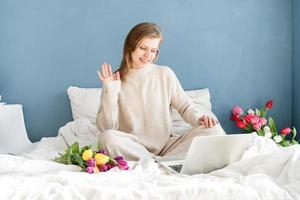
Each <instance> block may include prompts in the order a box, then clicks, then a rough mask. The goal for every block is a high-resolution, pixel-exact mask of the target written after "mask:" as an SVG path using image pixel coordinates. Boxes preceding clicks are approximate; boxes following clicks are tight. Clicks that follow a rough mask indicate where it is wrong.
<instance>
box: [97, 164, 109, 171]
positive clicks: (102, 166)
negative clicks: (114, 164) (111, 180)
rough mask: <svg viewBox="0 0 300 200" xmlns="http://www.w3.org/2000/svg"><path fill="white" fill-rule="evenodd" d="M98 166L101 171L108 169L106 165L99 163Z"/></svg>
mask: <svg viewBox="0 0 300 200" xmlns="http://www.w3.org/2000/svg"><path fill="white" fill-rule="evenodd" d="M97 166H98V169H99V171H100V172H106V171H107V170H109V169H108V167H107V166H106V165H102V164H101V165H97Z"/></svg>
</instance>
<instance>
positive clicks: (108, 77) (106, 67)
mask: <svg viewBox="0 0 300 200" xmlns="http://www.w3.org/2000/svg"><path fill="white" fill-rule="evenodd" d="M97 73H98V76H99V79H100V80H101V81H102V82H103V83H104V82H109V81H115V80H120V73H119V71H117V72H116V73H113V72H112V70H111V66H110V64H107V63H103V64H102V69H101V72H100V71H97Z"/></svg>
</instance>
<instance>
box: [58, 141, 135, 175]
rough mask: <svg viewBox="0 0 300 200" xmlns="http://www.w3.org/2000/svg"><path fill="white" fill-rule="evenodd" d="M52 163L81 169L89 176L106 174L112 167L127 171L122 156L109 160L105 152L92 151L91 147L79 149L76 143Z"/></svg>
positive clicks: (126, 165)
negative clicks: (76, 166)
mask: <svg viewBox="0 0 300 200" xmlns="http://www.w3.org/2000/svg"><path fill="white" fill-rule="evenodd" d="M59 155H60V156H59V157H56V158H55V159H54V161H56V162H59V163H63V164H66V165H69V164H74V165H78V166H79V167H81V168H82V171H85V172H88V173H90V174H93V173H98V172H106V171H108V170H110V169H111V168H113V167H118V168H119V169H121V170H128V169H129V167H128V164H127V161H126V160H125V159H124V158H123V157H122V156H117V157H115V158H111V157H110V156H109V155H108V153H107V152H106V151H105V150H101V149H100V150H98V151H94V150H92V148H91V146H84V147H82V148H80V147H79V144H78V142H75V143H74V144H72V145H71V146H70V147H69V148H68V149H67V150H66V151H65V153H64V154H59Z"/></svg>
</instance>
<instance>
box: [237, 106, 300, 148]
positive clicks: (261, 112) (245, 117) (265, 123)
mask: <svg viewBox="0 0 300 200" xmlns="http://www.w3.org/2000/svg"><path fill="white" fill-rule="evenodd" d="M272 106H273V100H270V101H268V102H267V103H266V105H265V106H264V107H263V108H261V109H255V110H252V109H249V110H247V112H246V113H244V111H243V109H242V108H240V107H239V106H234V107H233V108H232V115H231V120H232V121H235V123H236V125H237V127H239V128H241V129H243V130H245V131H246V132H248V133H251V132H257V134H258V135H259V136H265V137H268V138H271V139H273V140H274V141H275V142H276V143H277V144H280V145H281V146H290V145H293V144H298V142H297V140H296V139H295V138H296V135H297V131H296V128H295V127H293V129H291V128H289V127H286V128H283V129H281V131H280V132H278V131H277V128H276V126H275V122H274V119H273V118H272V117H269V118H268V120H267V118H266V115H267V111H268V110H270V109H271V108H272Z"/></svg>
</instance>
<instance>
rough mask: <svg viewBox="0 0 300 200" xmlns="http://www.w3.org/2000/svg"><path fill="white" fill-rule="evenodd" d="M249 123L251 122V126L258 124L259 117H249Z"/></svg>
mask: <svg viewBox="0 0 300 200" xmlns="http://www.w3.org/2000/svg"><path fill="white" fill-rule="evenodd" d="M250 122H251V123H252V124H253V125H254V124H257V123H259V117H257V116H251V117H250Z"/></svg>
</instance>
